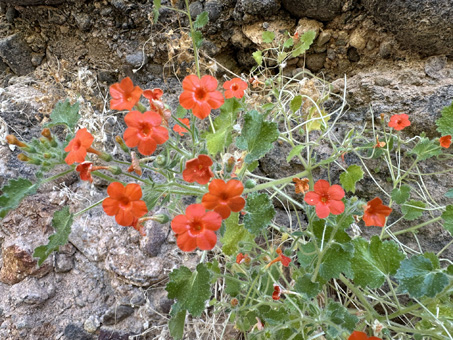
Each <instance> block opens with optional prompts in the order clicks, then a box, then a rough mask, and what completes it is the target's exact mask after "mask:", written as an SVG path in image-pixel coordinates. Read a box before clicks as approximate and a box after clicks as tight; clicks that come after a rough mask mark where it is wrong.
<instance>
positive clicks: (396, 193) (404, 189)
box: [392, 185, 411, 204]
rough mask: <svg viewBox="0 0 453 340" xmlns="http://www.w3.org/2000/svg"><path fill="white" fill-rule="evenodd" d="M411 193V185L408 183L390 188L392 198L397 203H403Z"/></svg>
mask: <svg viewBox="0 0 453 340" xmlns="http://www.w3.org/2000/svg"><path fill="white" fill-rule="evenodd" d="M410 194H411V187H410V186H408V185H402V186H401V188H399V189H398V188H395V189H393V190H392V200H394V201H395V203H397V204H403V203H405V202H406V201H407V200H408V199H409V196H410Z"/></svg>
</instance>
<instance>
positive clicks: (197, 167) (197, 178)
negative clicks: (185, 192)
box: [182, 155, 214, 185]
mask: <svg viewBox="0 0 453 340" xmlns="http://www.w3.org/2000/svg"><path fill="white" fill-rule="evenodd" d="M212 164H213V162H212V159H211V158H210V157H209V156H206V155H199V156H198V158H193V159H191V160H188V161H187V162H186V168H185V169H184V171H183V172H182V178H183V179H184V180H185V181H186V182H189V183H193V182H197V183H198V184H201V185H204V184H207V183H208V182H209V180H210V179H211V177H214V173H213V172H212V170H211V165H212Z"/></svg>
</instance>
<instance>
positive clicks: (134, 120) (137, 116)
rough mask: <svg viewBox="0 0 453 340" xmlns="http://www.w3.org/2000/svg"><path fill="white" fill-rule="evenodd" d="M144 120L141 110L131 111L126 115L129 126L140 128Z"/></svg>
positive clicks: (125, 118)
mask: <svg viewBox="0 0 453 340" xmlns="http://www.w3.org/2000/svg"><path fill="white" fill-rule="evenodd" d="M141 121H143V114H142V113H141V112H140V111H131V112H129V113H128V114H127V115H126V116H124V122H125V123H126V125H127V126H128V127H133V128H137V129H139V128H140V126H141Z"/></svg>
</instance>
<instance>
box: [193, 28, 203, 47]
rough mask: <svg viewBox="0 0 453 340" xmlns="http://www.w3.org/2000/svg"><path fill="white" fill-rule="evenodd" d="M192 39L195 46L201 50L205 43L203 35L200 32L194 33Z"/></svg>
mask: <svg viewBox="0 0 453 340" xmlns="http://www.w3.org/2000/svg"><path fill="white" fill-rule="evenodd" d="M191 38H192V39H193V41H194V43H195V46H197V48H200V47H201V44H202V42H203V34H201V32H200V31H193V34H191Z"/></svg>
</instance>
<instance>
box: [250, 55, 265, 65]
mask: <svg viewBox="0 0 453 340" xmlns="http://www.w3.org/2000/svg"><path fill="white" fill-rule="evenodd" d="M252 57H253V59H255V61H256V63H257V64H258V66H261V64H262V63H263V53H261V51H255V52H253V53H252Z"/></svg>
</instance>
